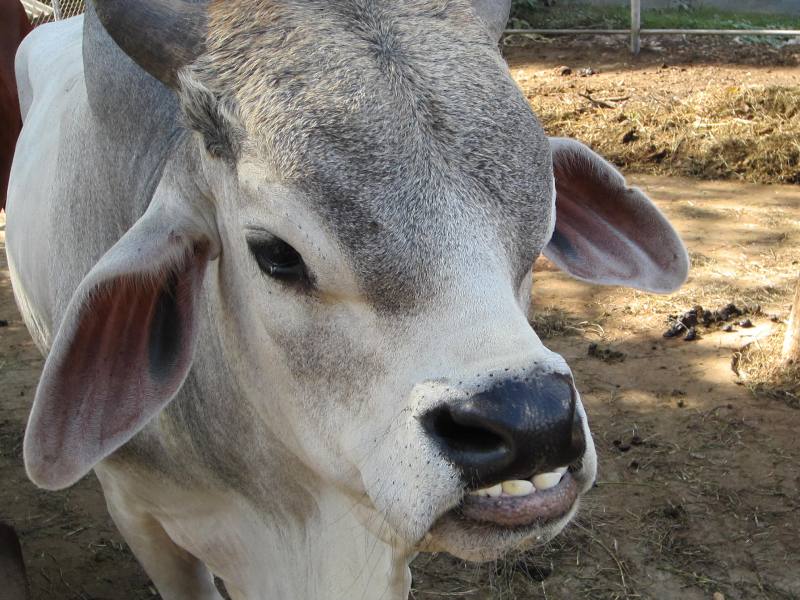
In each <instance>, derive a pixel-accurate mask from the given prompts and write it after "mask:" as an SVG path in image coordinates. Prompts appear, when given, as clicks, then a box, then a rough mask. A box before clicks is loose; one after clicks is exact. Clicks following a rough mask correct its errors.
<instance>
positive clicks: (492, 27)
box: [472, 0, 511, 41]
mask: <svg viewBox="0 0 800 600" xmlns="http://www.w3.org/2000/svg"><path fill="white" fill-rule="evenodd" d="M472 8H473V10H474V11H475V14H477V15H478V16H479V17H480V18H481V20H482V21H483V22H484V23H485V24H486V28H487V29H488V30H489V32H490V33H491V34H492V35H493V36H494V38H495V39H496V40H498V41H499V40H500V36H501V35H503V30H504V29H505V28H506V23H508V17H509V15H510V14H511V0H472Z"/></svg>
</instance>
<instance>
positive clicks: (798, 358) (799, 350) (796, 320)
mask: <svg viewBox="0 0 800 600" xmlns="http://www.w3.org/2000/svg"><path fill="white" fill-rule="evenodd" d="M781 359H782V361H783V364H785V365H789V364H798V365H800V278H798V280H797V287H796V288H795V290H794V302H792V312H790V313H789V323H788V325H787V326H786V337H784V338H783V353H782V354H781Z"/></svg>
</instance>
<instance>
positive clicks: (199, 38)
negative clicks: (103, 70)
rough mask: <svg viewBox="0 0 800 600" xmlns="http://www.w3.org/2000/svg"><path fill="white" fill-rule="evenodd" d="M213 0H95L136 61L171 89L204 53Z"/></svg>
mask: <svg viewBox="0 0 800 600" xmlns="http://www.w3.org/2000/svg"><path fill="white" fill-rule="evenodd" d="M208 4H209V0H94V6H95V11H96V13H97V16H98V18H99V20H100V22H101V23H102V25H103V27H104V28H105V30H106V31H107V32H108V34H109V35H110V36H111V38H112V39H113V40H114V41H115V42H116V43H117V45H118V46H119V47H120V48H121V49H122V51H123V52H124V53H125V54H127V55H128V56H129V57H130V58H132V59H133V61H134V62H136V64H138V65H139V66H140V67H142V68H143V69H144V70H145V71H147V72H148V73H150V75H152V76H153V77H155V78H156V79H158V80H160V81H161V82H162V83H164V84H166V85H167V86H169V87H171V88H175V87H177V85H178V70H179V69H181V67H184V66H186V65H188V64H191V63H192V62H194V60H195V59H196V58H197V57H198V56H199V55H200V54H202V53H203V51H204V50H205V44H206V33H207V28H208Z"/></svg>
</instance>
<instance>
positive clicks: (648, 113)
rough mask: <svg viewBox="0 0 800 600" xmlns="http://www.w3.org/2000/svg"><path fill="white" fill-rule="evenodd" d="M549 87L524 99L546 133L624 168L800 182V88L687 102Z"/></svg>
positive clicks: (699, 95) (668, 96)
mask: <svg viewBox="0 0 800 600" xmlns="http://www.w3.org/2000/svg"><path fill="white" fill-rule="evenodd" d="M548 87H549V89H547V90H542V89H541V88H540V89H538V90H536V91H533V90H531V92H530V93H529V94H528V100H529V101H530V103H531V106H532V107H533V109H534V111H535V112H536V113H537V115H539V117H540V119H541V120H542V123H543V125H544V127H545V129H546V130H547V132H548V134H550V135H563V136H569V137H575V138H577V139H579V140H581V141H583V142H585V143H587V144H589V145H590V146H591V147H592V148H594V149H595V150H596V151H598V152H600V153H601V154H602V155H604V156H605V157H606V158H608V159H609V160H611V161H612V162H613V163H614V164H616V165H618V166H619V167H622V168H625V169H626V170H631V171H638V172H644V173H656V174H671V175H687V176H693V177H699V178H703V179H740V180H744V181H750V182H754V183H800V87H777V86H773V87H766V86H755V85H753V86H749V85H742V86H735V87H734V86H729V87H713V88H708V89H705V90H703V91H699V92H695V93H691V94H689V95H687V96H686V97H679V96H677V95H674V94H672V93H671V92H670V90H669V89H652V88H651V89H648V90H646V91H642V92H639V91H637V90H631V89H619V90H613V89H612V90H609V89H606V90H603V91H591V90H589V89H584V90H577V89H574V88H572V89H570V88H569V87H567V86H555V87H551V86H548ZM543 91H544V92H545V93H542V92H543Z"/></svg>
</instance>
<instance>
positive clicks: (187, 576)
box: [7, 0, 688, 600]
mask: <svg viewBox="0 0 800 600" xmlns="http://www.w3.org/2000/svg"><path fill="white" fill-rule="evenodd" d="M509 4H510V2H509V0H335V1H333V0H236V1H234V0H231V1H226V2H221V1H219V2H204V1H198V0H191V1H190V0H137V1H136V2H132V1H128V0H94V3H93V4H92V3H90V5H89V7H88V12H87V14H86V15H85V18H76V19H72V20H69V21H65V22H61V23H56V24H52V25H47V26H45V27H42V28H39V29H38V30H36V31H35V32H34V33H33V34H32V35H31V36H30V37H29V39H28V40H26V42H25V43H24V44H23V46H22V49H21V51H20V53H19V55H18V61H17V71H18V80H19V86H20V94H21V98H22V105H23V113H24V114H25V119H24V121H25V123H24V127H23V131H22V135H21V138H20V142H19V147H18V151H17V155H16V157H15V162H14V167H13V172H12V180H11V189H10V198H9V207H8V225H7V243H8V257H9V263H10V268H11V276H12V281H13V286H14V292H15V294H16V298H17V301H18V303H19V306H20V308H21V310H22V314H23V316H24V319H25V322H26V324H27V326H28V327H29V329H30V331H31V333H32V335H33V337H34V339H35V340H36V342H37V344H38V346H39V347H40V348H41V350H42V352H44V353H45V354H46V355H47V361H46V364H45V367H44V371H43V373H42V377H41V381H40V383H39V387H38V390H37V392H36V397H35V400H34V404H33V408H32V412H31V416H30V421H29V423H28V428H27V432H26V435H25V443H24V457H25V464H26V467H27V470H28V474H29V476H30V477H31V479H32V480H33V481H34V482H35V483H36V484H38V485H40V486H42V487H44V488H48V489H60V488H64V487H67V486H69V485H72V484H73V483H75V482H76V481H77V480H78V479H80V478H81V477H83V476H84V475H86V474H87V473H88V472H89V471H90V470H92V469H94V471H95V473H96V474H97V477H98V478H99V480H100V483H101V484H102V487H103V491H104V493H105V496H106V499H107V502H108V508H109V510H110V512H111V515H112V516H113V518H114V520H115V522H116V523H117V525H118V527H119V529H120V531H121V532H122V534H123V535H124V537H125V539H126V540H127V541H128V543H129V544H130V547H131V548H132V550H133V552H134V553H135V554H136V556H137V557H138V559H139V560H140V561H141V563H142V565H143V566H144V568H145V570H146V571H147V573H148V574H149V575H150V577H151V578H152V580H153V582H154V583H155V585H156V586H157V588H158V590H159V591H160V593H161V595H162V596H163V597H164V598H168V599H171V598H181V599H190V598H191V599H198V598H201V599H206V598H208V599H210V598H214V599H217V598H220V596H219V594H218V592H217V590H216V589H215V586H214V582H213V578H212V573H213V574H214V575H216V576H218V577H219V578H220V579H222V580H223V581H224V583H225V586H226V588H227V589H228V592H229V593H230V595H231V596H232V597H233V598H270V599H278V598H281V599H297V600H300V599H303V600H307V599H324V600H331V599H336V598H348V599H352V598H368V599H371V600H374V599H377V598H395V599H399V598H405V597H406V596H407V595H408V592H409V586H410V584H411V575H410V571H409V567H408V565H409V561H410V560H411V559H412V558H413V557H414V556H415V555H416V554H417V553H418V552H421V551H447V552H450V553H452V554H455V555H456V556H460V557H463V558H465V559H470V560H487V559H493V558H496V557H498V556H500V555H502V554H503V553H504V552H506V551H507V550H509V549H512V548H519V547H522V546H525V545H528V544H532V543H535V542H537V541H544V540H547V539H549V538H551V537H552V536H554V535H555V534H556V533H557V532H559V531H560V530H561V529H562V528H563V527H564V526H565V524H566V523H567V522H568V521H569V520H570V518H571V517H572V516H573V515H574V513H575V511H576V507H577V504H578V498H579V496H580V495H581V494H583V493H584V492H586V491H587V490H588V489H589V488H590V487H591V486H592V483H593V481H594V478H595V472H596V457H595V451H594V447H593V444H592V438H591V435H590V433H589V428H588V425H587V420H586V415H585V413H584V410H583V407H582V405H581V402H580V398H579V395H578V392H577V391H576V389H575V386H574V383H573V379H572V375H571V373H570V370H569V368H568V367H567V365H566V364H565V361H564V359H563V358H562V357H561V356H559V355H557V354H555V353H553V352H551V351H550V350H548V349H547V348H545V346H544V345H543V344H542V342H541V341H540V340H539V338H538V337H537V336H536V333H535V332H534V331H533V330H532V329H531V328H530V326H529V325H528V322H527V320H526V312H527V309H528V306H529V302H530V290H531V279H532V275H531V266H532V265H533V262H534V260H535V259H536V257H537V256H538V255H539V254H540V253H541V252H544V254H545V255H546V256H548V257H549V258H550V259H551V260H552V261H553V262H554V263H555V264H556V265H558V266H559V267H561V268H562V269H564V270H566V271H567V272H569V273H571V274H573V275H575V276H577V277H579V278H581V279H584V280H586V281H591V282H596V283H602V284H622V285H629V286H633V287H637V288H640V289H644V290H651V291H656V292H666V291H669V290H673V289H675V288H676V287H678V286H679V285H680V284H681V283H682V282H683V280H684V279H685V276H686V273H687V264H688V261H687V255H686V251H685V249H684V247H683V244H682V243H681V241H680V239H679V238H678V236H677V235H676V233H675V231H674V230H673V229H672V227H671V226H670V225H669V223H668V222H667V220H666V219H665V218H664V217H663V216H662V214H661V213H660V212H659V211H658V210H657V209H656V208H655V207H654V205H653V204H652V203H651V202H650V201H649V200H648V198H647V197H646V196H645V195H644V194H643V193H642V192H640V191H639V190H637V189H633V188H630V187H628V186H627V185H626V183H625V180H624V179H623V177H622V176H621V175H620V174H619V173H618V172H617V171H616V170H615V169H614V168H613V167H612V166H611V165H609V164H608V163H607V162H605V161H604V160H603V159H601V158H600V157H599V156H597V155H596V154H594V153H593V152H592V151H591V150H589V149H588V148H586V147H585V146H583V145H581V144H579V143H577V142H574V141H570V140H566V139H549V140H548V138H547V137H546V136H545V134H544V132H543V130H542V128H541V126H540V125H539V123H538V121H537V120H536V118H535V117H534V115H533V114H532V112H531V110H530V108H529V105H528V103H527V101H526V99H525V96H524V95H523V94H522V93H521V92H520V90H519V89H518V88H517V86H516V85H515V83H514V81H513V80H512V78H511V76H510V74H509V71H508V68H507V66H506V65H505V63H504V61H503V59H502V57H501V55H500V53H499V51H498V47H497V41H498V38H499V34H500V32H501V30H502V28H503V24H504V23H505V21H506V18H507V16H508V10H509Z"/></svg>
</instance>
